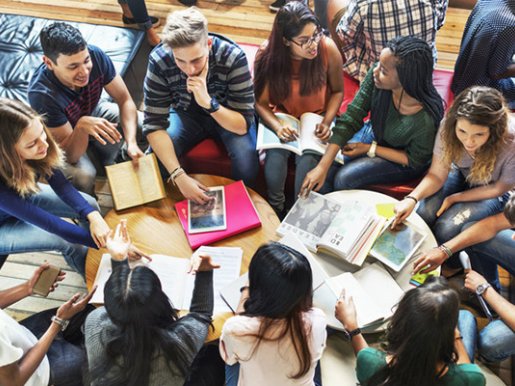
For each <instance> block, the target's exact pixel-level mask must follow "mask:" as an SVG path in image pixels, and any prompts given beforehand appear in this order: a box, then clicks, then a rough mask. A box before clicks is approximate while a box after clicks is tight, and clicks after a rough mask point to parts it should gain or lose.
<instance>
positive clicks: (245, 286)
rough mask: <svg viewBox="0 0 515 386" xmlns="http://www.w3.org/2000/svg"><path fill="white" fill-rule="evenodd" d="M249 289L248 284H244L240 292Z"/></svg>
mask: <svg viewBox="0 0 515 386" xmlns="http://www.w3.org/2000/svg"><path fill="white" fill-rule="evenodd" d="M248 289H249V286H248V285H244V286H243V287H241V288H240V292H243V291H245V290H248Z"/></svg>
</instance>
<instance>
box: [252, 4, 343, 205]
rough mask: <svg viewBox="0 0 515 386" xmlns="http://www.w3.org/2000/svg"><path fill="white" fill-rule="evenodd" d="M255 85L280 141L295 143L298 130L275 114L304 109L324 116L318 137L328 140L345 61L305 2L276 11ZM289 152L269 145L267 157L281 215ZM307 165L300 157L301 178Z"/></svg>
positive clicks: (265, 118)
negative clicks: (270, 147)
mask: <svg viewBox="0 0 515 386" xmlns="http://www.w3.org/2000/svg"><path fill="white" fill-rule="evenodd" d="M254 88H255V93H256V110H257V113H258V114H259V117H260V119H261V122H262V123H263V124H264V125H265V126H267V127H268V128H270V129H271V130H273V131H274V132H275V133H276V134H277V136H278V137H279V139H280V140H281V141H283V142H290V141H295V140H296V139H297V137H298V133H297V131H296V130H295V129H294V128H293V127H292V126H291V125H290V124H288V123H287V122H283V121H281V120H280V119H279V118H278V117H277V116H276V115H275V113H278V112H281V113H287V114H290V115H292V116H294V117H296V118H299V117H300V116H301V115H302V114H303V113H306V112H312V113H316V114H320V115H322V116H323V120H322V122H321V123H320V124H318V125H317V129H316V136H317V137H318V138H319V139H320V140H322V141H327V140H328V139H329V137H330V135H331V131H330V129H329V126H330V125H331V123H332V122H333V120H334V118H335V117H336V113H337V112H338V109H339V107H340V104H341V102H342V99H343V78H342V59H341V55H340V53H339V52H338V49H337V48H336V45H335V44H334V42H333V41H332V40H330V39H329V38H327V37H325V36H324V34H323V32H322V29H321V28H320V24H319V22H318V20H317V18H316V17H315V15H314V14H313V12H312V11H311V10H310V9H309V8H308V7H307V6H306V5H304V4H303V3H301V2H298V1H293V2H290V3H287V4H286V5H285V6H284V7H282V8H281V9H280V10H279V12H278V13H277V16H276V18H275V21H274V25H273V27H272V33H271V34H270V37H269V39H268V40H267V41H266V42H265V43H264V44H263V46H262V47H261V49H260V50H259V52H258V54H257V55H256V62H255V67H254ZM290 155H291V152H289V151H287V150H282V149H271V150H268V151H267V154H266V159H265V178H266V182H267V193H268V200H269V202H270V204H271V205H272V207H273V208H274V209H275V211H276V212H277V213H278V214H279V215H280V214H282V213H283V212H284V209H285V208H284V205H285V196H284V184H285V181H286V174H287V167H288V158H289V156H290ZM311 167H312V166H311ZM311 167H310V168H309V169H311ZM303 168H304V162H303V157H298V158H297V174H299V173H300V175H301V176H302V177H303V176H304V175H305V174H306V173H307V171H308V170H309V169H306V170H302V169H303ZM301 183H302V178H301V179H297V178H296V181H295V188H296V189H295V190H296V193H298V190H299V189H298V188H300V184H301Z"/></svg>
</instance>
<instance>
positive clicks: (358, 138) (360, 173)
mask: <svg viewBox="0 0 515 386" xmlns="http://www.w3.org/2000/svg"><path fill="white" fill-rule="evenodd" d="M374 139H375V138H374V132H373V130H372V124H371V122H370V121H367V122H366V123H365V124H364V125H363V128H362V129H361V130H360V131H358V132H357V133H356V134H354V136H353V137H352V138H351V139H350V140H349V141H348V142H347V143H355V142H362V143H372V141H373V140H374ZM427 168H428V165H424V166H419V167H410V166H403V165H401V164H398V163H395V162H391V161H388V160H385V159H384V158H380V157H374V158H370V157H368V156H366V155H362V156H359V157H356V158H351V157H347V156H345V157H344V165H343V166H341V167H340V168H339V169H338V171H337V172H336V175H335V177H334V183H333V185H334V190H348V189H360V188H363V187H365V186H368V185H373V184H397V183H403V182H406V181H409V180H412V179H414V178H417V177H420V176H421V175H422V174H423V173H424V172H425V171H426V170H427Z"/></svg>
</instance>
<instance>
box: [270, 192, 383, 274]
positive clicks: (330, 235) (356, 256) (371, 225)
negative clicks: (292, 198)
mask: <svg viewBox="0 0 515 386" xmlns="http://www.w3.org/2000/svg"><path fill="white" fill-rule="evenodd" d="M385 222H386V219H384V218H383V217H381V216H378V215H377V214H376V213H375V211H374V208H373V207H372V206H370V205H368V204H364V203H362V202H360V201H357V200H348V201H344V202H342V203H339V202H336V201H333V200H331V199H330V198H327V197H324V196H323V195H321V194H318V193H316V192H310V193H309V195H308V197H307V198H305V199H304V198H299V199H298V200H297V202H296V203H295V205H294V206H293V207H292V209H291V210H290V212H288V214H287V216H286V218H285V219H284V220H283V222H282V223H281V225H280V226H279V228H278V229H277V232H278V233H279V234H280V235H281V236H284V235H285V234H287V233H293V234H295V235H296V236H297V237H298V238H299V239H300V240H301V241H302V242H303V243H304V244H305V245H306V246H307V247H308V249H310V250H312V251H315V252H316V251H319V250H323V251H325V252H329V253H330V254H332V255H335V256H337V257H340V258H343V259H345V260H346V261H347V262H348V263H350V264H353V265H356V266H361V265H362V264H363V261H364V260H365V258H366V257H367V255H368V252H369V251H370V248H371V247H372V244H373V242H374V240H375V238H376V237H377V236H378V235H379V233H380V231H381V230H382V227H383V225H384V223H385Z"/></svg>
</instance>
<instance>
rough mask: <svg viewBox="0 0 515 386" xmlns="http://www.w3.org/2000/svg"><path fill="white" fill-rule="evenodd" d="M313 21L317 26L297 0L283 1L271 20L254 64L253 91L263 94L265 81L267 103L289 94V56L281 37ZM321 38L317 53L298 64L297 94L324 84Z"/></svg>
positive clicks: (308, 91)
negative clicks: (312, 57) (282, 4)
mask: <svg viewBox="0 0 515 386" xmlns="http://www.w3.org/2000/svg"><path fill="white" fill-rule="evenodd" d="M309 23H313V24H315V25H316V26H317V28H320V23H319V21H318V19H317V18H316V16H315V15H314V13H313V11H311V10H310V9H309V8H308V7H307V6H306V5H305V4H303V3H301V2H299V1H292V2H289V3H286V5H285V6H284V7H282V8H281V9H280V10H279V12H277V16H276V17H275V20H274V25H273V27H272V32H271V33H270V37H269V38H268V44H267V45H266V47H265V48H263V49H262V51H260V52H259V53H258V55H257V56H256V61H255V66H254V92H255V94H256V97H257V98H259V96H260V95H261V94H262V93H263V90H264V89H265V87H266V85H267V84H268V92H269V95H270V103H272V104H273V105H278V104H280V103H281V102H282V101H284V100H285V99H286V98H288V96H289V93H290V81H291V55H290V50H289V48H288V47H287V46H286V45H285V44H284V40H285V39H286V40H288V41H290V40H292V39H293V38H294V37H296V36H298V35H299V34H300V33H301V32H302V29H303V28H304V27H305V26H306V24H309ZM324 44H325V41H324V39H322V40H321V41H320V47H321V48H320V49H319V51H318V55H317V56H316V57H315V58H314V59H312V60H308V59H304V60H302V62H301V65H300V95H309V94H311V93H312V92H314V91H315V90H318V89H319V88H320V87H322V86H323V85H324V83H325V82H326V79H327V75H326V69H325V68H326V63H325V62H326V61H327V58H326V57H325V56H324V55H325V54H324V52H325V50H324V49H323V45H324Z"/></svg>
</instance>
